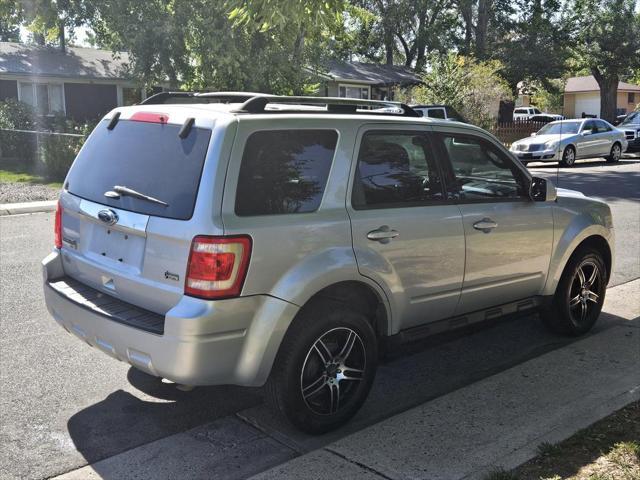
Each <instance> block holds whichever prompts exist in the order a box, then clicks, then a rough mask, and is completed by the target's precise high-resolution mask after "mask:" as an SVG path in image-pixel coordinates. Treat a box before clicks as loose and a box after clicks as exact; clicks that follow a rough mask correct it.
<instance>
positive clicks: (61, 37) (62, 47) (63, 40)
mask: <svg viewBox="0 0 640 480" xmlns="http://www.w3.org/2000/svg"><path fill="white" fill-rule="evenodd" d="M58 41H59V42H60V51H61V52H62V53H66V51H67V39H66V37H65V35H64V21H63V20H59V23H58Z"/></svg>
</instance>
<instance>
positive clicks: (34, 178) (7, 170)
mask: <svg viewBox="0 0 640 480" xmlns="http://www.w3.org/2000/svg"><path fill="white" fill-rule="evenodd" d="M0 182H5V183H18V182H20V183H32V184H39V185H47V186H50V187H52V188H62V182H50V181H48V180H46V179H45V178H44V177H42V176H40V175H37V174H35V173H30V172H27V171H24V169H21V168H19V167H13V166H8V165H0Z"/></svg>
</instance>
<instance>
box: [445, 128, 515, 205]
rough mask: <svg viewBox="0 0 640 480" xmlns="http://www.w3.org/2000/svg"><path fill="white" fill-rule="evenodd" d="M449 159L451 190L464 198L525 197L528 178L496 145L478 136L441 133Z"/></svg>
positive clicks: (480, 199) (501, 198)
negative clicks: (526, 178) (526, 179)
mask: <svg viewBox="0 0 640 480" xmlns="http://www.w3.org/2000/svg"><path fill="white" fill-rule="evenodd" d="M437 138H438V141H439V145H440V148H441V150H442V152H443V154H444V155H445V157H447V158H448V160H449V165H448V166H449V167H450V168H451V175H452V177H453V178H451V179H450V182H449V183H451V184H452V187H453V192H452V194H453V195H454V196H456V197H457V198H460V199H462V200H470V201H482V200H492V199H493V200H497V199H500V200H503V199H504V200H506V199H520V198H526V197H527V195H526V181H525V178H524V175H523V174H522V172H521V171H520V170H518V168H517V167H516V166H515V164H514V163H513V162H512V161H511V160H510V159H509V158H508V157H507V156H506V155H505V154H504V153H503V152H501V151H499V150H498V149H497V148H496V147H495V146H494V145H491V144H490V143H489V142H487V141H485V140H482V139H480V138H477V137H472V136H467V135H457V134H445V133H442V134H438V135H437Z"/></svg>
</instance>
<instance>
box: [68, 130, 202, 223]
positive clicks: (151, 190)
mask: <svg viewBox="0 0 640 480" xmlns="http://www.w3.org/2000/svg"><path fill="white" fill-rule="evenodd" d="M107 124H108V121H106V120H105V121H103V122H101V123H100V124H98V126H97V127H96V129H95V130H94V131H93V133H92V134H91V136H90V137H89V139H88V140H87V142H86V143H85V145H84V147H83V148H82V150H81V151H80V154H79V155H78V157H77V158H76V160H75V162H74V163H73V166H72V167H71V170H70V171H69V176H68V177H67V185H68V186H67V189H68V190H69V192H70V193H72V194H74V195H77V196H78V197H81V198H84V199H87V200H91V201H92V202H97V203H102V204H105V205H109V206H112V207H116V208H122V209H123V210H130V211H133V212H138V213H143V214H146V215H155V216H159V217H167V218H175V219H180V220H187V219H189V218H191V215H192V214H193V208H194V205H195V201H196V193H197V191H198V186H199V184H200V175H201V173H202V166H203V164H204V159H205V155H206V153H207V147H208V145H209V138H210V137H211V130H205V129H202V128H192V129H191V132H190V133H189V135H188V136H187V137H186V138H184V139H182V138H180V137H179V136H178V132H179V131H180V127H181V126H180V125H170V124H167V125H160V124H157V123H144V122H133V121H128V120H121V121H119V122H118V124H117V125H116V127H115V128H114V129H113V130H109V129H108V128H107ZM116 186H118V187H126V188H128V189H130V190H135V191H136V192H139V193H141V194H144V195H147V196H150V197H154V198H156V199H159V200H162V202H165V203H167V204H168V205H166V206H165V205H162V204H160V203H156V202H152V201H148V200H145V199H143V198H140V197H137V196H134V195H127V194H123V195H121V196H120V198H109V197H106V196H105V195H104V194H105V192H108V191H112V190H114V187H116Z"/></svg>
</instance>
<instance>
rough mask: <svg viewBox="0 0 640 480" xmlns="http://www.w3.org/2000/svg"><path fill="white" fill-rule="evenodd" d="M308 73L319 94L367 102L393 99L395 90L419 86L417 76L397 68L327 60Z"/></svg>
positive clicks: (408, 70) (405, 69) (406, 69)
mask: <svg viewBox="0 0 640 480" xmlns="http://www.w3.org/2000/svg"><path fill="white" fill-rule="evenodd" d="M311 73H312V74H313V75H314V76H315V77H316V78H318V79H320V81H321V83H322V87H321V91H320V92H319V93H320V94H321V95H324V96H327V97H347V98H360V99H370V100H384V99H387V100H393V98H394V95H395V93H396V91H397V90H398V88H402V87H409V86H412V85H418V84H419V83H421V80H420V77H418V76H417V75H416V74H415V73H413V72H412V71H411V70H410V69H408V68H406V67H403V66H400V65H383V64H377V63H364V62H342V61H339V60H331V61H328V62H326V63H325V64H324V66H323V67H322V68H320V69H319V70H313V71H311Z"/></svg>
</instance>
